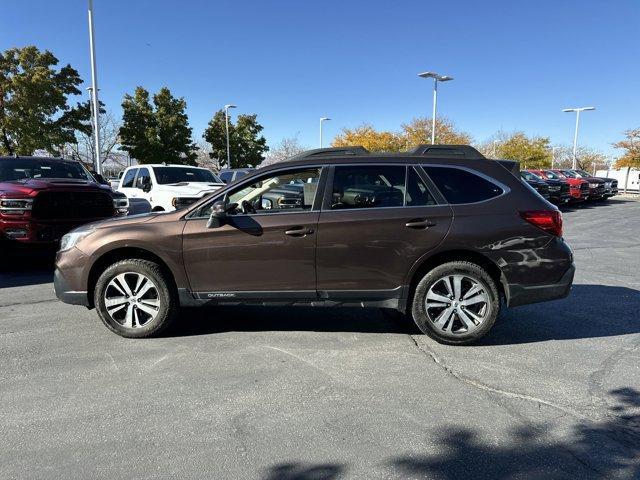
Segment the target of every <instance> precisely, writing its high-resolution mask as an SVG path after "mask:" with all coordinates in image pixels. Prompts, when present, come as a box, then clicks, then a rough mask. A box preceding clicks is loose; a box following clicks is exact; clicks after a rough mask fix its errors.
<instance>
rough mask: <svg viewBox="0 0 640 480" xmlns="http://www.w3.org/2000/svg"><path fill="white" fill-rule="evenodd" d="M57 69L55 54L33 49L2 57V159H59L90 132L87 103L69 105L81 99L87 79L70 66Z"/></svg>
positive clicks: (0, 102)
mask: <svg viewBox="0 0 640 480" xmlns="http://www.w3.org/2000/svg"><path fill="white" fill-rule="evenodd" d="M57 65H58V59H57V58H56V57H55V56H54V55H53V54H52V53H51V52H49V51H48V50H46V51H44V52H41V51H40V50H39V49H38V48H36V47H34V46H29V47H24V48H12V49H9V50H5V51H4V52H1V53H0V154H5V155H6V154H18V155H30V154H32V153H33V152H34V151H35V150H37V149H43V150H46V151H48V152H49V153H51V154H59V152H60V148H61V147H62V146H63V145H65V144H67V143H72V142H73V141H74V138H75V133H76V131H77V130H80V131H83V132H86V131H87V127H86V123H85V121H87V120H88V119H89V116H90V110H89V105H88V103H85V104H80V103H78V104H76V106H74V107H71V106H69V103H68V102H69V96H72V95H80V94H81V91H80V90H79V89H78V87H79V86H80V85H81V84H82V79H81V78H80V75H79V74H78V72H77V71H76V70H75V69H74V68H72V67H71V65H66V66H64V67H62V68H60V69H57V68H56V66H57Z"/></svg>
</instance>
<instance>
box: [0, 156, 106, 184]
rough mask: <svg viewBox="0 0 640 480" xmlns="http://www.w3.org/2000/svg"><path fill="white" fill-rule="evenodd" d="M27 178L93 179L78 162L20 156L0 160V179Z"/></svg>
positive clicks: (16, 179)
mask: <svg viewBox="0 0 640 480" xmlns="http://www.w3.org/2000/svg"><path fill="white" fill-rule="evenodd" d="M28 178H36V179H41V178H57V179H73V180H85V181H87V180H89V181H91V182H93V181H94V180H93V178H91V176H90V175H89V173H88V172H87V171H86V170H85V168H84V167H83V166H82V165H80V164H79V163H78V162H65V161H60V160H49V159H46V158H20V157H18V158H9V159H4V160H0V181H2V182H11V181H18V180H25V179H28Z"/></svg>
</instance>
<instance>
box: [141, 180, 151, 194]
mask: <svg viewBox="0 0 640 480" xmlns="http://www.w3.org/2000/svg"><path fill="white" fill-rule="evenodd" d="M142 191H143V192H144V193H149V192H150V191H151V182H150V181H147V182H144V183H143V184H142Z"/></svg>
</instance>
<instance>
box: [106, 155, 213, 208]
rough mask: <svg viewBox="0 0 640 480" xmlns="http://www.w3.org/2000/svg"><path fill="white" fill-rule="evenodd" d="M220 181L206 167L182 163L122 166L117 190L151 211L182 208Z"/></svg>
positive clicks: (205, 193) (208, 192) (199, 197)
mask: <svg viewBox="0 0 640 480" xmlns="http://www.w3.org/2000/svg"><path fill="white" fill-rule="evenodd" d="M223 186H224V183H223V182H222V181H221V180H220V179H219V178H218V177H217V176H216V175H214V174H213V173H212V172H211V171H210V170H207V169H206V168H199V167H189V166H186V165H164V164H162V165H160V164H159V165H136V166H134V167H128V168H127V169H125V171H124V174H123V176H122V181H121V183H120V185H118V191H119V192H122V193H124V194H125V195H126V196H127V197H128V198H129V199H130V200H131V201H132V203H133V202H137V203H139V202H140V201H144V202H146V203H148V209H149V210H150V211H152V212H164V211H167V212H168V211H171V210H176V209H178V210H179V209H181V208H185V207H187V206H189V205H191V204H192V203H193V202H195V201H197V200H200V199H201V198H202V197H204V196H206V195H208V194H210V193H211V192H215V191H216V190H218V189H220V188H221V187H223Z"/></svg>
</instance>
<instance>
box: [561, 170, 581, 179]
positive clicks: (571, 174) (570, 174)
mask: <svg viewBox="0 0 640 480" xmlns="http://www.w3.org/2000/svg"><path fill="white" fill-rule="evenodd" d="M562 173H563V175H564V176H565V177H569V178H579V177H578V174H577V173H575V172H572V171H571V170H562Z"/></svg>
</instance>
